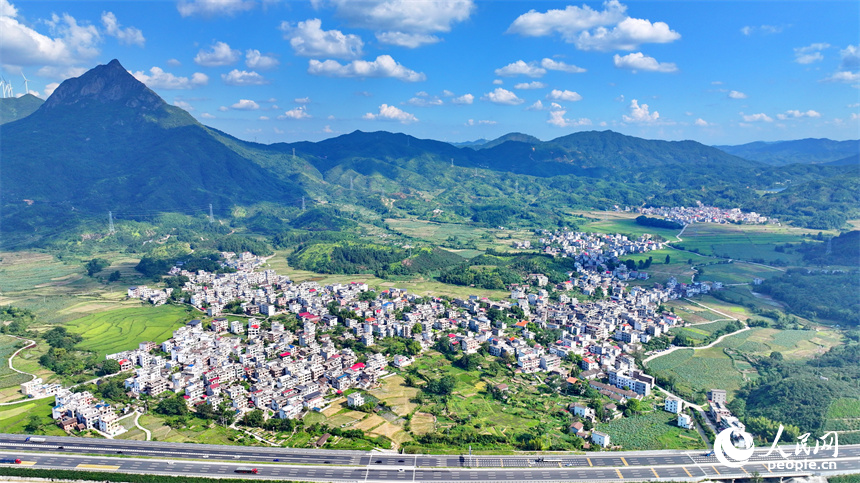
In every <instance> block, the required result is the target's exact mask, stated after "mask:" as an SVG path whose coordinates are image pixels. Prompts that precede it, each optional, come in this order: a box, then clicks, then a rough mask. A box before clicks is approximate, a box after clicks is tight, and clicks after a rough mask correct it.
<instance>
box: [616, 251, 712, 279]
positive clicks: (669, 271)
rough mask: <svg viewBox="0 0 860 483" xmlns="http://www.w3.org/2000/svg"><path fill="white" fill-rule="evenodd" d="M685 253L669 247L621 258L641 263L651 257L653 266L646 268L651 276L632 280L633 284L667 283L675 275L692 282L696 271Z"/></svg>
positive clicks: (676, 277)
mask: <svg viewBox="0 0 860 483" xmlns="http://www.w3.org/2000/svg"><path fill="white" fill-rule="evenodd" d="M667 255H668V256H669V264H668V265H667V264H666V263H665V262H666V256H667ZM684 255H686V254H685V253H681V252H678V251H677V250H672V249H669V248H667V249H663V250H654V251H650V252H647V253H637V254H634V255H628V256H625V257H621V260H622V261H624V260H633V261H634V262H636V263H639V261H640V260H643V261H645V260H648V257H651V258H652V262H651V266H650V267H648V268H646V269H645V271H646V272H648V275H649V276H650V278H649V279H648V280H641V281H637V282H630V284H631V285H639V286H644V287H651V286H652V285H654V284H655V283H662V284H665V283H666V281H667V280H669V279H670V278H673V277H674V278H675V279H676V280H677V281H678V282H680V283H690V282H692V281H693V280H692V277H693V274H694V273H695V271H694V270H693V268H692V267H691V266H690V264H689V263H687V260H688V259H689V258H690V257H687V256H684Z"/></svg>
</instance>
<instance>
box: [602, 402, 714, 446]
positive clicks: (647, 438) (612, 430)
mask: <svg viewBox="0 0 860 483" xmlns="http://www.w3.org/2000/svg"><path fill="white" fill-rule="evenodd" d="M677 420H678V417H677V415H675V414H672V413H669V412H666V411H662V410H659V409H658V410H655V411H651V412H647V413H643V414H639V415H636V416H632V417H629V418H620V419H616V420H613V421H610V422H608V423H603V424H598V425H597V429H599V430H600V431H603V432H605V433H607V434H609V436H610V442H611V444H612V446H621V447H622V448H623V449H625V450H645V449H699V448H704V447H705V443H704V442H703V441H702V438H701V436H699V433H698V431H696V430H695V429H683V428H680V427H678V424H677Z"/></svg>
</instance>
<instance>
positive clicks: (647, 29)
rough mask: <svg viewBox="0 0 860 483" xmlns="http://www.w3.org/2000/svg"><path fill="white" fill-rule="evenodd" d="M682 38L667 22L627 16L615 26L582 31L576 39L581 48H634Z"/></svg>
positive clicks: (605, 49) (603, 50) (576, 43)
mask: <svg viewBox="0 0 860 483" xmlns="http://www.w3.org/2000/svg"><path fill="white" fill-rule="evenodd" d="M680 38H681V34H679V33H678V32H675V31H674V30H672V29H670V28H669V26H668V25H667V24H666V23H665V22H654V23H651V22H650V21H649V20H646V19H641V18H626V19H624V20H622V21H621V22H620V23H619V24H618V25H616V26H615V27H614V28H612V29H611V30H610V29H607V28H605V27H598V28H596V29H595V30H594V32H593V33H592V32H582V33H581V34H579V37H578V38H577V39H576V42H575V45H576V48H578V49H580V50H597V51H600V52H607V51H610V50H634V49H636V48H638V47H639V45H641V44H646V43H647V44H665V43H669V42H674V41H675V40H678V39H680Z"/></svg>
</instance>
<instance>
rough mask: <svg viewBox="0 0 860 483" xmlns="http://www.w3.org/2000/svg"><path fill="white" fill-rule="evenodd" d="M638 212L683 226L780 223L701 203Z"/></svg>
mask: <svg viewBox="0 0 860 483" xmlns="http://www.w3.org/2000/svg"><path fill="white" fill-rule="evenodd" d="M636 212H637V213H642V214H643V215H657V216H662V217H664V218H666V219H668V220H670V221H674V222H675V223H680V224H681V225H689V224H691V223H747V224H757V225H758V224H764V223H774V224H778V223H779V220H777V219H776V218H768V217H766V216H762V215H759V214H758V213H756V212H754V211H751V212H744V211H741V209H740V208H732V209H729V210H727V209H724V208H717V207H715V206H705V205H703V204H702V202H701V201H699V202H697V206H689V207H688V206H673V207H666V206H659V207H651V208H636Z"/></svg>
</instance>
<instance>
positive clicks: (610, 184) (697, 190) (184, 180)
mask: <svg viewBox="0 0 860 483" xmlns="http://www.w3.org/2000/svg"><path fill="white" fill-rule="evenodd" d="M0 159H2V161H3V166H2V168H3V176H2V177H0V194H2V197H3V198H2V204H3V206H4V207H8V206H13V207H15V209H14V210H12V211H11V212H10V211H9V210H6V211H5V214H4V215H3V216H4V220H5V221H4V223H5V224H4V227H5V228H6V229H8V227H10V226H13V227H14V226H17V227H18V228H17V229H19V230H23V231H26V230H28V229H31V228H32V227H33V226H34V224H33V223H31V222H30V221H29V220H30V217H29V216H27V211H26V210H27V209H28V208H26V206H29V204H32V203H35V204H36V205H37V206H48V205H50V206H59V207H65V208H64V209H70V210H74V211H75V212H77V213H83V212H86V213H104V212H106V211H108V210H112V211H116V212H125V213H155V212H165V211H173V212H176V211H178V212H198V213H199V212H201V211H204V210H205V211H208V205H209V204H210V203H211V204H212V205H213V207H214V209H215V210H216V212H217V213H232V212H233V209H234V208H235V207H242V206H251V205H257V204H260V203H270V204H271V206H291V207H294V209H297V207H299V206H301V202H302V199H303V198H306V199H305V201H306V202H308V203H340V204H342V205H344V206H345V205H349V204H359V205H361V206H363V207H365V208H368V209H371V210H374V211H376V212H378V213H384V212H387V211H386V210H391V209H403V210H406V211H407V212H409V213H419V212H421V210H425V209H429V210H430V211H432V210H433V207H436V206H439V207H445V208H444V209H443V210H442V211H443V212H447V213H456V216H455V215H453V214H452V215H451V216H452V217H455V218H456V219H458V220H461V221H462V220H463V219H469V218H472V219H475V218H473V216H476V217H478V218H479V219H481V220H495V219H498V220H505V219H508V218H510V216H512V215H511V213H515V214H516V216H519V217H521V218H520V219H527V220H536V218H532V217H533V216H534V215H535V213H538V212H542V213H544V214H547V213H548V214H550V215H552V216H555V215H556V214H557V213H558V211H559V210H560V207H563V206H567V207H570V206H578V207H582V208H587V207H588V208H608V207H611V206H612V205H613V204H624V205H631V206H632V205H641V204H643V203H657V204H664V205H666V204H670V205H684V204H690V203H694V202H695V201H699V200H701V201H703V202H706V203H711V204H722V205H732V206H751V203H752V202H753V201H755V200H756V199H758V197H759V195H758V194H757V193H756V191H755V190H756V189H763V188H766V187H769V186H773V185H774V184H775V183H779V182H784V181H785V180H786V179H791V180H792V183H794V184H795V185H796V184H799V183H803V182H806V181H815V180H819V179H824V178H827V179H831V178H832V179H834V180H836V181H834V182H832V183H831V184H827V185H822V186H824V188H823V190H824V191H826V190H828V189H830V187H831V186H833V187H834V188H836V187H838V185H839V179H840V178H839V176H840V175H841V174H843V173H847V172H849V171H850V168H851V166H847V167H846V166H825V165H818V166H816V165H795V166H791V167H788V168H784V169H783V168H774V167H770V166H767V165H765V164H762V163H760V162H757V161H751V160H747V159H744V158H741V157H738V156H734V155H731V154H728V153H726V152H724V151H722V150H719V149H716V148H714V147H710V146H706V145H703V144H701V143H698V142H695V141H660V140H647V139H641V138H637V137H633V136H627V135H624V134H620V133H617V132H612V131H584V132H576V133H572V134H568V135H565V136H561V137H558V138H556V139H552V140H549V141H541V140H539V139H537V138H535V137H533V136H529V135H527V134H522V133H509V134H506V135H504V136H501V137H499V138H497V139H494V140H491V141H487V142H485V143H483V144H480V145H475V146H466V147H457V146H454V145H452V144H450V143H447V142H442V141H436V140H432V139H419V138H416V137H414V136H410V135H407V134H403V133H391V132H385V131H377V132H362V131H355V132H352V133H349V134H344V135H340V136H337V137H333V138H330V139H326V140H323V141H319V142H295V143H275V144H271V145H263V144H258V143H253V142H248V141H243V140H241V139H238V138H236V137H234V136H231V135H229V134H227V133H224V132H221V131H219V130H217V129H214V128H210V127H206V126H204V125H202V124H200V123H199V122H198V121H197V120H195V119H194V118H193V117H192V116H191V115H190V114H188V113H187V112H185V111H184V110H182V109H180V108H178V107H176V106H172V105H169V104H168V103H166V102H165V101H164V100H163V99H161V98H160V97H159V96H158V95H157V94H156V93H155V92H153V91H152V90H150V89H149V88H147V87H146V86H145V85H144V84H142V83H141V82H139V81H138V80H137V79H135V78H134V77H133V76H132V75H131V74H129V72H128V71H127V70H126V69H125V68H124V67H123V66H122V65H121V64H120V63H119V62H118V61H116V60H114V61H111V62H110V63H108V64H106V65H100V66H97V67H95V68H93V69H91V70H90V71H88V72H86V73H84V74H83V75H81V76H80V77H77V78H73V79H68V80H66V81H64V82H63V83H62V84H61V85H60V86H59V87H57V89H56V90H55V91H54V93H53V94H52V95H51V96H50V97H49V98H48V100H47V101H45V102H44V103H42V104H41V105H40V106H39V107H38V109H36V110H35V111H34V112H33V113H32V114H30V115H29V116H26V117H23V118H20V119H17V120H15V121H12V122H9V123H7V124H4V125H3V127H2V129H0ZM837 161H838V160H837ZM793 192H795V191H787V194H791V193H793ZM796 192H797V193H800V196H799V197H800V198H802V197H804V196H806V194H807V193H808V194H809V196H813V194H814V193H815V191H814V190H812V189H810V190H799V189H798V190H796ZM815 196H818V195H815ZM392 199H393V200H400V201H396V202H395V201H391V200H392ZM25 200H26V201H25ZM794 204H795V205H796V206H798V207H800V206H801V205H800V204H798V203H794ZM400 206H402V207H403V208H397V207H400ZM431 206H432V207H431ZM476 206H478V207H483V208H481V209H482V210H484V212H491V213H492V216H485V215H486V213H480V214H479V213H477V211H476V210H477V209H473V207H476ZM769 206H771V207H772V209H776V208H775V207H773V206H772V205H769ZM33 209H35V208H33ZM798 209H800V208H798ZM410 210H411V211H410ZM512 210H513V211H512ZM9 213H12V214H13V215H14V214H15V213H20V214H21V217H20V218H18V219H17V221H18V222H20V223H19V224H18V225H15V224H14V223H13V224H10V223H9V222H8V220H7V217H8V216H11V215H8V214H9ZM7 215H8V216H7ZM497 215H498V216H497ZM457 217H459V218H457ZM548 219H552V217H551V216H550V217H544V218H542V219H541V221H540V222H541V223H544V222H545V220H548ZM22 220H23V221H22ZM268 220H270V221H272V222H277V220H276V217H274V218H272V217H270V218H268ZM557 221H559V219H558V218H557V217H556V218H555V219H554V221H552V223H555V222H557ZM484 222H486V223H489V222H487V221H484ZM267 223H268V222H267Z"/></svg>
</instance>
